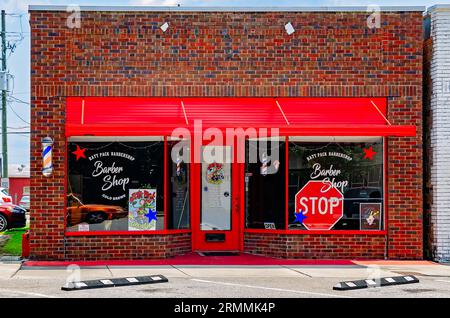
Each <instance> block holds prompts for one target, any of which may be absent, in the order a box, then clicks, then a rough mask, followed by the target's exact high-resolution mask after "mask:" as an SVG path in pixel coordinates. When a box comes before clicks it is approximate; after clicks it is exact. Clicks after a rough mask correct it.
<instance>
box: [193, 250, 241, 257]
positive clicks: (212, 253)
mask: <svg viewBox="0 0 450 318" xmlns="http://www.w3.org/2000/svg"><path fill="white" fill-rule="evenodd" d="M197 254H198V255H200V256H239V255H240V252H239V251H198V252H197Z"/></svg>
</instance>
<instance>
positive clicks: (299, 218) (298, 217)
mask: <svg viewBox="0 0 450 318" xmlns="http://www.w3.org/2000/svg"><path fill="white" fill-rule="evenodd" d="M294 215H295V220H294V222H297V221H298V222H299V223H300V224H303V220H304V219H306V216H305V215H304V214H303V210H300V212H298V213H295V212H294Z"/></svg>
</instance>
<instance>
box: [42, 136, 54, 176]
mask: <svg viewBox="0 0 450 318" xmlns="http://www.w3.org/2000/svg"><path fill="white" fill-rule="evenodd" d="M52 148H53V139H52V138H50V137H44V138H42V174H43V175H44V176H45V177H49V176H51V175H52V172H53V165H52Z"/></svg>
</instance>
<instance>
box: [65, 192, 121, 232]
mask: <svg viewBox="0 0 450 318" xmlns="http://www.w3.org/2000/svg"><path fill="white" fill-rule="evenodd" d="M67 203H68V208H67V225H68V226H73V225H77V224H80V223H83V222H85V223H88V224H99V223H102V222H104V221H106V220H115V219H121V218H124V217H127V216H128V212H127V211H125V210H124V209H123V208H122V207H120V206H115V205H104V204H83V203H82V202H81V200H80V199H78V198H77V197H76V196H74V195H72V194H70V195H68V196H67Z"/></svg>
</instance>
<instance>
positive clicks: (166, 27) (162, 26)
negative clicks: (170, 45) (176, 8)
mask: <svg viewBox="0 0 450 318" xmlns="http://www.w3.org/2000/svg"><path fill="white" fill-rule="evenodd" d="M159 28H160V29H161V30H162V31H163V32H166V31H167V29H168V28H169V23H167V22H164V24H163V25H161V26H160V27H159Z"/></svg>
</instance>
